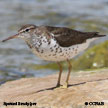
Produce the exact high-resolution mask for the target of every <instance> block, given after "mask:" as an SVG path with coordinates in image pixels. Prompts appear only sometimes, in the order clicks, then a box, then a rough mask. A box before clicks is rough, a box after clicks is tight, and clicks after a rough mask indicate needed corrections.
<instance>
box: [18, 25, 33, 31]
mask: <svg viewBox="0 0 108 108" xmlns="http://www.w3.org/2000/svg"><path fill="white" fill-rule="evenodd" d="M32 28H34V26H30V27H26V28H25V29H22V30H20V31H19V33H22V32H24V31H26V29H32Z"/></svg>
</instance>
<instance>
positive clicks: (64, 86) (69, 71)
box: [62, 60, 72, 88]
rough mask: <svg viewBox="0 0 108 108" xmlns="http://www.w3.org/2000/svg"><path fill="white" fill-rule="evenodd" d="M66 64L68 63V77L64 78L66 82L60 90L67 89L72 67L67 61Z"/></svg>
mask: <svg viewBox="0 0 108 108" xmlns="http://www.w3.org/2000/svg"><path fill="white" fill-rule="evenodd" d="M67 63H68V75H67V78H66V82H65V84H64V85H63V86H62V88H67V87H68V81H69V76H70V73H71V69H72V65H71V63H70V61H69V60H67Z"/></svg>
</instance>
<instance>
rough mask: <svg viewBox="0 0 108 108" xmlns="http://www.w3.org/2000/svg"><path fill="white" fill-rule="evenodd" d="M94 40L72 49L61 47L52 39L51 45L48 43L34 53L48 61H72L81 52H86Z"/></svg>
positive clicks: (34, 49) (74, 46) (34, 50)
mask: <svg viewBox="0 0 108 108" xmlns="http://www.w3.org/2000/svg"><path fill="white" fill-rule="evenodd" d="M93 40H94V39H90V40H87V41H86V42H85V43H83V44H78V45H73V46H70V47H60V46H59V45H58V43H56V41H55V40H53V39H51V43H50V45H48V43H47V42H46V43H44V44H42V46H40V47H39V48H38V51H37V50H36V48H32V52H33V53H34V54H35V55H37V56H38V57H40V58H42V59H44V60H47V61H64V60H67V59H72V58H73V57H75V56H76V55H78V54H79V53H80V52H82V51H84V50H85V49H86V48H87V47H88V45H89V43H90V42H91V41H93Z"/></svg>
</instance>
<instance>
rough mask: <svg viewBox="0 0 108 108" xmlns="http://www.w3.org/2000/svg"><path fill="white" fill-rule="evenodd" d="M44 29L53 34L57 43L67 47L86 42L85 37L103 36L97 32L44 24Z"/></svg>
mask: <svg viewBox="0 0 108 108" xmlns="http://www.w3.org/2000/svg"><path fill="white" fill-rule="evenodd" d="M46 30H47V31H48V32H50V33H53V34H54V37H55V39H56V40H57V42H58V44H59V45H60V46H62V47H69V46H72V45H76V44H81V43H83V42H86V40H87V39H90V38H95V37H103V36H105V35H99V34H98V32H80V31H77V30H73V29H70V28H65V27H50V26H46Z"/></svg>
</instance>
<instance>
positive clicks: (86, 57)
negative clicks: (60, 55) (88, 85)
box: [73, 41, 108, 70]
mask: <svg viewBox="0 0 108 108" xmlns="http://www.w3.org/2000/svg"><path fill="white" fill-rule="evenodd" d="M104 67H108V41H106V42H104V43H102V44H98V45H96V46H94V47H92V48H90V49H89V50H88V51H87V52H85V53H84V54H83V55H82V56H80V57H79V58H77V59H75V60H74V61H73V68H74V69H75V70H84V69H97V68H104Z"/></svg>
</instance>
